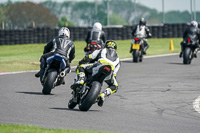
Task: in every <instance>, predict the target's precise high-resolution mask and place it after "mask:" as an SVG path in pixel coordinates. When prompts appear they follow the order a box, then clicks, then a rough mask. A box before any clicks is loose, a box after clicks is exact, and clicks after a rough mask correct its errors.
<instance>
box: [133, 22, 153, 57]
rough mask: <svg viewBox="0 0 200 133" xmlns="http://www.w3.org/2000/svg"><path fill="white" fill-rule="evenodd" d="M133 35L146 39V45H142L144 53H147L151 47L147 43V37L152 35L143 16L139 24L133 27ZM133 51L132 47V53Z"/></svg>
mask: <svg viewBox="0 0 200 133" xmlns="http://www.w3.org/2000/svg"><path fill="white" fill-rule="evenodd" d="M132 36H133V37H134V38H136V37H138V38H142V39H143V41H144V46H142V47H143V48H142V50H143V54H146V50H147V49H148V48H149V45H148V43H147V38H148V37H151V36H152V35H151V33H150V31H149V28H148V27H147V26H146V21H145V20H144V18H141V19H140V21H139V24H138V25H137V26H136V27H135V28H134V29H133V31H132ZM131 52H132V48H131V49H130V53H131Z"/></svg>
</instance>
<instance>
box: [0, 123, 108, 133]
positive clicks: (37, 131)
mask: <svg viewBox="0 0 200 133" xmlns="http://www.w3.org/2000/svg"><path fill="white" fill-rule="evenodd" d="M0 132H1V133H109V132H101V131H86V130H64V129H46V128H40V127H35V126H24V125H10V124H0ZM110 133H111V132H110Z"/></svg>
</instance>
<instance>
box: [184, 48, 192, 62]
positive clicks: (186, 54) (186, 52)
mask: <svg viewBox="0 0 200 133" xmlns="http://www.w3.org/2000/svg"><path fill="white" fill-rule="evenodd" d="M191 60H192V50H191V48H189V47H186V48H185V50H184V51H183V64H190V63H191Z"/></svg>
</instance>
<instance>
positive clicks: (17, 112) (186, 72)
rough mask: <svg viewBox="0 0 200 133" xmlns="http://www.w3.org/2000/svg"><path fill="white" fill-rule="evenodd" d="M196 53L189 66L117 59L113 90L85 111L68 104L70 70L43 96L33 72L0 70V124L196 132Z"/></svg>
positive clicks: (169, 59) (199, 66)
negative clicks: (118, 65) (115, 88)
mask: <svg viewBox="0 0 200 133" xmlns="http://www.w3.org/2000/svg"><path fill="white" fill-rule="evenodd" d="M198 57H199V58H197V59H194V60H193V61H192V64H191V65H183V64H182V59H180V58H179V57H178V55H172V56H166V57H155V58H145V59H144V62H142V63H133V62H131V60H125V61H123V62H121V68H120V70H119V73H118V76H117V80H118V83H119V90H118V92H117V93H115V94H113V95H111V96H110V97H109V98H108V99H106V101H105V104H104V106H103V107H98V106H97V105H96V104H95V105H93V106H92V108H91V110H89V111H88V112H81V111H79V110H78V108H77V107H76V108H75V109H74V110H69V109H68V107H67V103H68V101H69V99H70V97H71V94H70V93H71V90H70V88H69V86H70V85H71V84H72V82H73V78H74V77H75V73H74V72H73V71H72V73H70V74H68V75H67V76H66V78H65V80H66V84H65V85H64V86H59V87H57V88H55V89H54V90H53V91H52V95H48V96H46V95H42V93H41V85H40V82H39V79H36V78H35V77H34V74H35V72H26V73H16V74H5V75H0V123H11V124H28V125H34V126H39V127H45V128H57V129H80V130H98V131H114V132H134V133H198V132H199V131H200V113H198V112H197V111H196V110H195V109H194V107H193V106H194V105H193V104H194V103H195V102H194V101H195V99H197V98H198V97H199V95H200V54H198ZM104 87H105V84H104ZM197 102H198V101H197ZM198 107H199V105H196V108H198Z"/></svg>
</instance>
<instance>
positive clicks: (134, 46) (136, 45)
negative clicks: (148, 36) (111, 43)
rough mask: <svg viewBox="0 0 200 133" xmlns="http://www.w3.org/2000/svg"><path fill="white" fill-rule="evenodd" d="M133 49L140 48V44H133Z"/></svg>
mask: <svg viewBox="0 0 200 133" xmlns="http://www.w3.org/2000/svg"><path fill="white" fill-rule="evenodd" d="M132 49H140V44H133V46H132Z"/></svg>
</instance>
